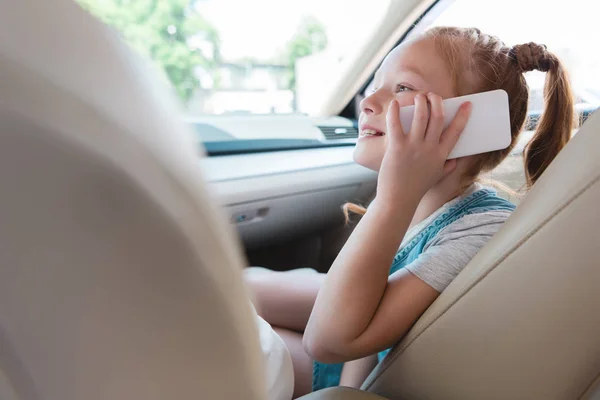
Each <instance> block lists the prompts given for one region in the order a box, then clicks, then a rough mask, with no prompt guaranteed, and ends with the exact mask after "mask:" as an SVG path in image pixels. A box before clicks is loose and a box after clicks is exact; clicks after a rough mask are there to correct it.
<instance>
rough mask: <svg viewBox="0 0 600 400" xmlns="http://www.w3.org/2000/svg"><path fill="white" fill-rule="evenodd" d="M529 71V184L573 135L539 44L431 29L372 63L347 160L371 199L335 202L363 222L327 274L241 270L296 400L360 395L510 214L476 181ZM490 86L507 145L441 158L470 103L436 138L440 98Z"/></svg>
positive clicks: (554, 64) (519, 108)
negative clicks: (284, 362) (283, 357)
mask: <svg viewBox="0 0 600 400" xmlns="http://www.w3.org/2000/svg"><path fill="white" fill-rule="evenodd" d="M532 70H540V71H544V72H547V78H546V85H545V103H546V107H545V111H544V114H543V115H542V117H541V119H540V121H539V124H538V127H537V130H536V133H535V136H534V138H533V139H532V141H531V142H530V143H529V144H528V146H527V147H526V150H525V157H524V163H525V176H526V179H527V186H528V187H529V186H531V185H533V184H534V183H535V181H536V180H537V179H538V177H539V176H540V175H541V174H542V173H543V171H544V170H545V169H546V167H547V166H548V165H549V164H550V162H551V161H552V160H553V159H554V157H555V156H556V155H557V153H558V152H559V151H560V150H561V149H562V148H563V147H564V146H565V144H566V143H567V141H568V140H569V138H570V136H571V131H572V129H573V128H574V107H573V104H574V103H573V98H572V93H571V89H570V84H569V81H568V77H567V74H566V71H565V69H564V68H563V66H562V64H561V63H560V61H559V60H558V58H557V57H556V56H555V55H553V54H552V53H550V52H548V51H547V50H546V47H545V46H542V45H538V44H535V43H528V44H523V45H517V46H514V47H512V48H509V47H507V46H505V45H504V43H502V42H501V41H500V40H498V39H497V38H495V37H493V36H489V35H485V34H482V33H481V32H480V31H479V30H477V29H462V28H449V27H443V28H434V29H431V30H429V31H427V32H426V33H425V34H423V35H422V36H421V37H419V38H417V39H415V40H412V41H410V42H405V43H403V44H401V45H400V46H398V47H397V48H395V49H394V50H393V51H392V52H391V53H390V54H389V55H388V56H387V57H386V59H385V60H384V61H383V63H382V65H381V67H380V68H379V70H378V71H377V73H376V74H375V81H374V84H375V87H374V89H373V91H372V92H371V93H370V94H369V95H368V96H367V97H366V98H365V99H364V100H363V101H362V103H361V111H362V112H361V116H360V120H359V124H360V137H359V140H358V143H357V145H356V149H355V152H354V159H355V161H356V162H357V163H359V164H361V165H363V166H365V167H367V168H370V169H373V170H377V171H379V176H378V182H377V194H376V197H375V199H374V200H373V202H372V203H371V204H370V205H369V207H368V209H367V210H365V209H362V208H360V207H358V206H356V205H346V208H345V212H346V215H347V210H348V209H352V210H353V211H358V212H359V213H361V214H364V215H363V217H362V219H361V220H360V222H359V223H358V225H357V226H356V228H355V229H354V231H353V233H352V235H351V236H350V237H349V239H348V241H347V243H346V244H345V245H344V247H343V248H342V250H341V251H340V253H339V255H338V257H337V258H336V260H335V262H334V263H333V265H332V266H331V269H330V270H329V272H328V273H327V275H324V274H318V273H308V272H303V271H292V272H283V273H277V272H270V271H269V272H260V273H252V272H249V273H248V274H247V280H248V282H249V285H250V287H251V289H252V290H253V293H254V295H255V301H256V303H257V307H258V309H259V311H260V312H261V316H263V318H265V319H266V320H267V321H268V322H269V323H270V324H271V325H273V326H274V327H275V329H276V330H277V332H278V333H279V334H280V336H281V337H282V338H283V339H284V341H285V342H286V345H287V346H288V348H289V350H290V352H291V354H292V358H293V364H294V374H295V380H296V385H295V390H294V394H295V396H298V395H301V394H304V393H307V392H309V391H310V390H311V385H312V389H313V390H317V389H321V388H324V387H328V386H335V385H339V384H341V385H344V386H353V387H359V386H360V385H361V383H362V381H363V380H364V379H365V378H366V376H367V375H368V373H369V372H370V370H371V369H372V368H373V367H374V366H375V365H376V363H377V362H378V361H379V360H381V358H382V357H383V356H384V355H385V354H386V352H387V351H388V350H389V348H390V347H392V346H393V345H394V344H395V343H396V342H398V341H399V340H400V338H401V337H402V336H403V335H404V334H405V333H406V332H407V331H408V330H409V329H410V327H411V326H412V325H413V324H414V322H415V321H416V320H417V319H418V318H419V316H420V315H421V314H422V313H423V312H424V311H425V310H426V309H427V308H428V307H429V306H430V305H431V303H432V302H433V301H434V300H435V299H436V298H437V296H438V295H439V294H440V292H442V291H443V290H444V289H445V287H446V286H447V285H448V284H449V283H450V282H451V281H452V279H453V278H454V277H455V276H456V275H457V274H458V273H459V272H460V271H461V269H462V268H463V267H464V266H465V265H466V264H467V263H468V262H469V261H470V260H471V258H473V256H474V255H475V254H476V253H477V252H478V251H479V250H480V249H481V248H482V247H483V246H484V245H485V243H486V242H487V241H488V240H489V239H490V238H491V237H492V236H493V235H494V234H495V233H496V232H497V231H498V230H499V229H500V227H501V226H502V224H503V223H504V221H505V220H506V219H507V218H508V217H509V215H510V213H511V211H512V210H513V209H514V205H512V204H511V203H510V202H508V201H506V200H503V199H501V198H499V197H497V196H496V194H495V192H494V191H492V190H490V189H488V188H485V187H483V186H481V185H480V184H479V183H477V178H478V176H479V175H480V174H481V173H482V172H486V171H490V170H492V169H493V168H495V167H496V166H497V165H498V164H500V162H501V161H502V160H503V159H504V158H505V157H507V156H508V154H509V153H510V151H511V150H512V148H513V147H514V146H515V144H516V143H517V140H518V137H519V134H520V133H521V130H522V128H523V125H524V122H525V118H526V113H527V102H528V87H527V83H526V81H525V78H524V76H523V73H524V72H527V71H532ZM494 89H503V90H505V91H506V92H507V93H508V96H509V105H510V125H511V133H512V143H511V145H510V146H509V147H508V148H507V149H504V150H499V151H495V152H491V153H486V154H480V155H475V156H470V157H464V158H461V159H458V160H451V161H446V158H447V156H448V154H449V153H450V151H451V150H452V148H453V146H454V145H455V143H456V141H457V140H458V138H459V135H460V132H461V131H462V129H463V127H464V126H465V123H466V121H467V119H468V115H469V112H470V104H463V106H462V107H461V109H460V110H459V112H458V113H457V115H456V117H455V119H454V120H453V122H452V123H451V125H450V126H449V127H448V128H447V129H446V130H443V128H442V124H443V113H444V110H443V105H442V99H444V98H450V97H456V96H462V95H466V94H471V93H477V92H484V91H488V90H494ZM412 104H414V105H415V118H414V122H413V124H412V127H411V129H410V132H406V133H405V132H403V131H402V128H401V126H400V123H399V118H398V115H399V108H400V107H402V106H408V105H412ZM311 310H312V313H311ZM313 360H316V361H318V362H313ZM342 368H343V373H342Z"/></svg>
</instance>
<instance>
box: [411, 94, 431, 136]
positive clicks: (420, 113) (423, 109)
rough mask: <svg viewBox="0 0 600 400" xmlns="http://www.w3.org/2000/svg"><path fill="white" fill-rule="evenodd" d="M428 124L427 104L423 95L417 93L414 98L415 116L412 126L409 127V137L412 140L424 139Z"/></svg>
mask: <svg viewBox="0 0 600 400" xmlns="http://www.w3.org/2000/svg"><path fill="white" fill-rule="evenodd" d="M428 123H429V104H427V98H426V97H425V95H423V94H421V93H419V94H417V95H416V96H415V115H414V117H413V122H412V126H411V127H410V136H412V138H413V139H421V140H422V139H423V138H425V131H427V124H428Z"/></svg>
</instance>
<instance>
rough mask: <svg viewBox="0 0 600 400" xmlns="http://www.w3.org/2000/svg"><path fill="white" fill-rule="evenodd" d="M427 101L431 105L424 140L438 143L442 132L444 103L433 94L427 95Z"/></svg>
mask: <svg viewBox="0 0 600 400" xmlns="http://www.w3.org/2000/svg"><path fill="white" fill-rule="evenodd" d="M427 99H428V100H429V104H430V105H431V115H430V116H429V122H428V124H427V132H426V133H425V139H426V140H431V141H433V142H435V143H439V142H440V137H441V135H442V131H443V130H444V103H443V102H442V98H441V97H440V96H438V95H437V94H434V93H429V94H427Z"/></svg>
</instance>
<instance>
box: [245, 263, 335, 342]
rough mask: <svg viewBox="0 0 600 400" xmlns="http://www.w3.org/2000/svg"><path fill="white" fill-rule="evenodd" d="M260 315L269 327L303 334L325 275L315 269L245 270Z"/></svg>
mask: <svg viewBox="0 0 600 400" xmlns="http://www.w3.org/2000/svg"><path fill="white" fill-rule="evenodd" d="M245 279H246V282H247V284H248V286H249V287H250V291H251V293H252V296H253V302H254V305H255V307H256V309H257V312H258V314H259V315H260V316H261V317H262V318H264V320H265V321H267V322H268V323H269V324H271V325H272V326H273V327H277V328H285V329H288V330H292V331H295V332H300V333H302V332H304V329H305V328H306V324H307V323H308V318H309V317H310V313H311V311H312V309H313V306H314V304H315V299H316V298H317V293H318V292H319V289H320V287H321V284H322V283H323V280H324V279H325V274H321V273H317V272H315V271H313V270H306V269H302V270H292V271H286V272H276V271H271V270H268V269H264V268H256V267H250V268H247V269H246V273H245Z"/></svg>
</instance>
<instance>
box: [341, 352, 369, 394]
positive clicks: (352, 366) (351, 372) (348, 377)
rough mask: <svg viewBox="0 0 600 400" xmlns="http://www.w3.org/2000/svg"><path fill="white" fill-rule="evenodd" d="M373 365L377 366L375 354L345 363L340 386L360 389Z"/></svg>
mask: <svg viewBox="0 0 600 400" xmlns="http://www.w3.org/2000/svg"><path fill="white" fill-rule="evenodd" d="M375 366H377V354H374V355H372V356H367V357H365V358H360V359H358V360H354V361H349V362H347V363H345V364H344V368H343V369H342V376H341V378H340V386H347V387H351V388H355V389H360V387H361V386H362V384H363V382H364V381H365V379H367V377H368V376H369V374H370V373H371V371H373V368H375Z"/></svg>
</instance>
